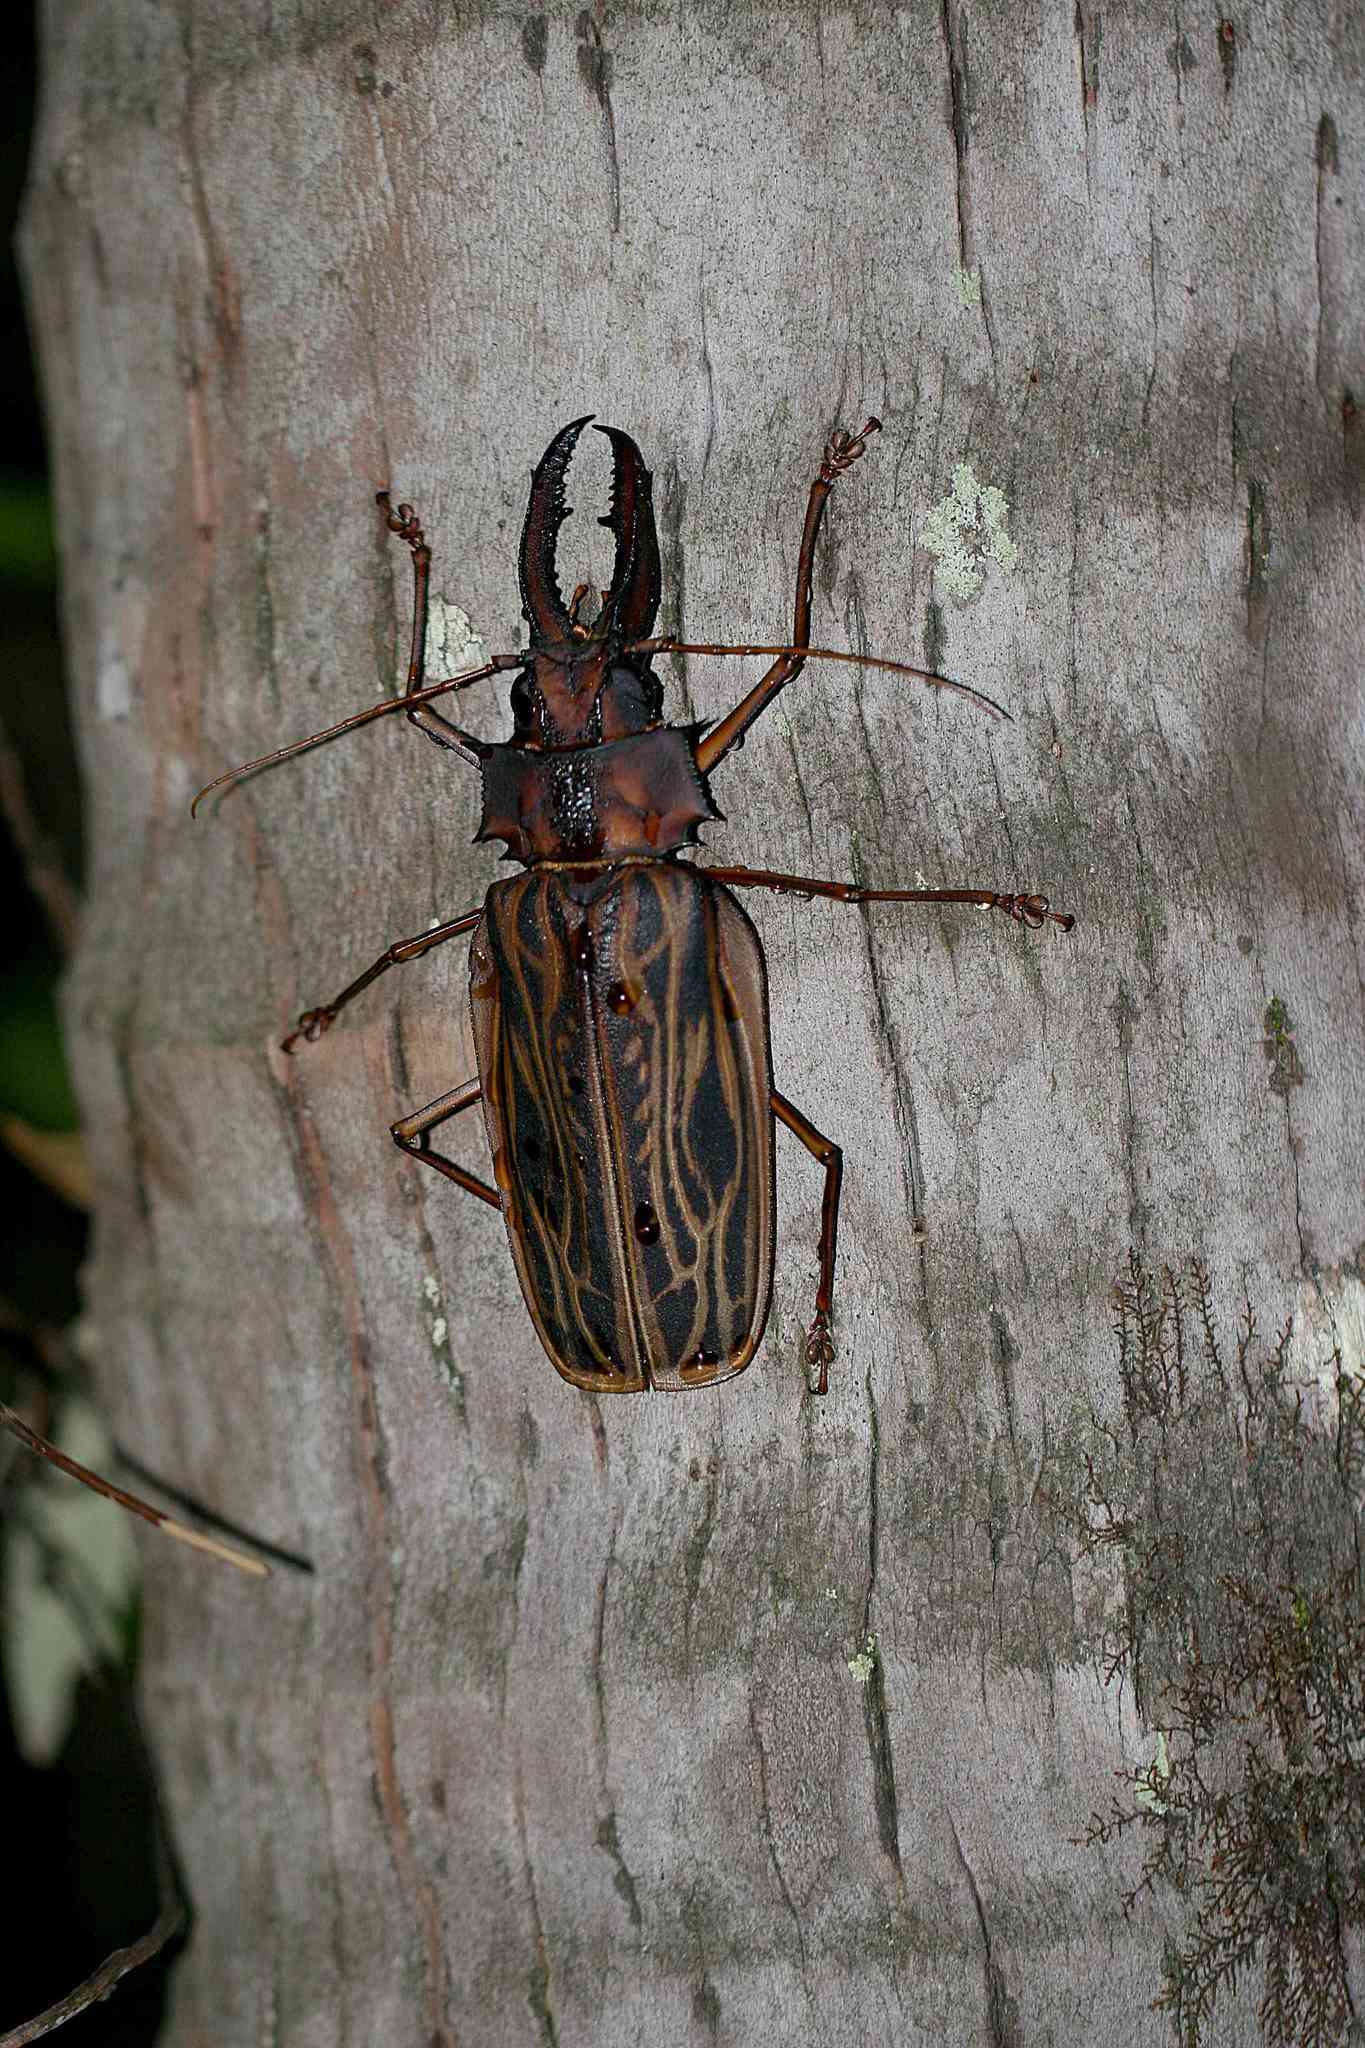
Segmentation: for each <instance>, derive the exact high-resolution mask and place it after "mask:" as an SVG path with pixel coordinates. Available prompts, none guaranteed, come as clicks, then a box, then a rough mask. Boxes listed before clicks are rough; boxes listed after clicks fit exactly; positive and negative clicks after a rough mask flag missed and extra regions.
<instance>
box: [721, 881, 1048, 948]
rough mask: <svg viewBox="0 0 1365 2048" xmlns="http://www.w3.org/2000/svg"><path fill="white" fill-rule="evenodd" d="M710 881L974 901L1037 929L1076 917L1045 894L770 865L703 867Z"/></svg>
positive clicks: (839, 897) (870, 899)
mask: <svg viewBox="0 0 1365 2048" xmlns="http://www.w3.org/2000/svg"><path fill="white" fill-rule="evenodd" d="M701 872H702V873H704V874H708V875H710V877H711V879H712V881H715V882H724V883H725V884H726V885H727V887H729V888H732V889H771V890H773V891H774V893H775V894H777V895H779V896H801V897H804V898H805V899H806V900H807V901H808V902H809V900H810V899H811V897H813V896H829V897H832V898H833V899H834V901H835V902H836V903H975V904H977V905H979V907H980V908H981V909H982V910H1003V911H1004V913H1005V915H1006V917H1008V918H1011V919H1012V920H1013V921H1014V923H1015V924H1024V925H1027V926H1028V928H1029V930H1030V931H1035V932H1036V931H1039V930H1041V928H1042V926H1043V925H1044V924H1046V923H1047V921H1048V919H1049V918H1050V919H1051V920H1052V922H1053V923H1054V924H1058V925H1060V926H1061V928H1062V930H1063V931H1064V932H1069V931H1070V930H1071V927H1072V926H1073V925H1074V924H1075V922H1076V920H1075V918H1074V916H1073V915H1072V914H1071V913H1070V912H1069V911H1064V910H1050V909H1049V908H1048V899H1047V897H1046V896H1037V895H1004V894H1002V893H1001V891H1000V890H998V889H864V888H863V887H861V885H860V884H859V883H857V882H821V881H817V880H816V879H815V878H814V876H812V875H783V874H777V873H775V872H774V871H773V870H772V869H771V868H710V867H708V868H704V869H703V870H702V871H701Z"/></svg>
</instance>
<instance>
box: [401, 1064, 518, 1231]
mask: <svg viewBox="0 0 1365 2048" xmlns="http://www.w3.org/2000/svg"><path fill="white" fill-rule="evenodd" d="M482 1100H483V1087H482V1084H481V1083H480V1082H479V1081H477V1080H474V1081H462V1082H461V1084H460V1086H459V1087H458V1088H452V1089H451V1090H450V1091H449V1093H448V1094H446V1095H438V1096H437V1098H436V1100H435V1101H434V1102H429V1103H428V1104H427V1106H426V1108H425V1109H418V1110H414V1111H413V1113H412V1115H411V1116H405V1117H400V1119H399V1121H398V1122H397V1123H396V1124H393V1125H392V1126H391V1127H390V1131H389V1135H390V1137H391V1138H392V1139H393V1142H394V1144H395V1145H397V1146H398V1147H399V1149H400V1150H401V1151H403V1152H409V1153H411V1155H412V1157H413V1158H414V1159H420V1160H421V1162H422V1164H423V1166H430V1167H432V1168H434V1169H435V1171H436V1172H437V1173H441V1174H444V1175H445V1177H446V1179H447V1180H451V1181H454V1183H455V1185H456V1187H457V1188H463V1189H464V1191H465V1193H466V1194H468V1195H477V1196H478V1197H479V1200H480V1201H482V1202H488V1203H489V1204H491V1206H492V1207H493V1208H494V1209H501V1208H502V1197H501V1195H500V1194H499V1193H498V1191H497V1189H496V1188H490V1187H489V1185H488V1183H487V1181H483V1180H480V1179H479V1177H478V1175H477V1174H473V1173H466V1171H465V1169H464V1167H462V1166H457V1165H456V1164H455V1161H454V1160H453V1159H446V1158H445V1157H444V1156H443V1155H442V1154H441V1153H440V1152H433V1151H432V1149H431V1133H432V1132H433V1131H434V1130H435V1129H436V1128H437V1126H438V1125H440V1124H443V1123H446V1122H447V1121H448V1120H449V1119H450V1118H451V1117H453V1116H459V1115H460V1113H461V1111H462V1110H466V1109H472V1108H473V1107H474V1105H475V1103H476V1102H482Z"/></svg>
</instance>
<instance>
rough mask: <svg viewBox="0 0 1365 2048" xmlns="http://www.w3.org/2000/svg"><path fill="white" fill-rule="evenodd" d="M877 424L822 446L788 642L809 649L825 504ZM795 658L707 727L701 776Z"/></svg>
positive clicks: (792, 671)
mask: <svg viewBox="0 0 1365 2048" xmlns="http://www.w3.org/2000/svg"><path fill="white" fill-rule="evenodd" d="M880 426H881V421H880V420H876V419H870V420H868V422H867V423H866V425H865V426H863V427H862V428H860V430H859V431H858V432H857V433H856V434H850V433H849V432H848V430H847V428H846V427H836V428H835V430H834V432H833V433H832V434H831V435H830V437H829V440H828V441H827V442H826V443H825V459H824V461H823V462H822V463H821V465H820V474H819V476H817V477H816V479H815V481H814V483H813V484H812V485H811V487H810V496H809V498H808V499H807V501H806V524H805V526H804V528H803V529H802V533H801V553H800V555H799V557H798V558H797V564H796V612H795V619H794V623H793V626H792V642H793V645H795V646H797V647H809V645H810V589H811V576H812V573H813V571H814V567H815V543H816V541H817V540H818V538H819V535H820V528H821V526H822V525H823V523H824V517H825V506H826V505H827V504H828V502H829V494H830V492H831V491H832V490H833V489H834V486H835V484H836V483H837V482H838V480H839V478H840V477H841V476H842V475H843V473H844V471H845V470H846V469H848V468H850V467H851V466H852V465H853V464H854V463H855V462H856V461H857V460H858V458H859V456H860V455H862V454H863V453H864V451H865V449H866V447H867V437H868V435H869V434H875V433H876V432H877V431H878V429H879V428H880ZM805 665H806V664H805V662H804V661H803V660H802V658H801V656H800V655H799V654H783V655H779V656H778V659H777V660H776V661H775V662H774V663H773V665H772V667H771V668H770V669H769V670H768V673H767V674H766V675H765V676H764V677H763V678H762V679H761V680H760V681H759V682H757V683H756V684H755V685H754V687H753V689H752V690H750V692H749V694H748V696H747V697H743V698H741V699H740V701H739V703H738V704H736V706H735V708H734V710H733V711H732V712H730V714H729V715H728V717H725V718H722V719H721V721H720V723H719V725H716V726H713V727H712V728H711V731H710V732H708V733H707V734H706V735H705V736H704V737H703V738H702V739H701V740H699V741H698V743H697V750H696V758H697V766H698V768H699V769H700V770H701V772H702V774H703V775H708V774H709V773H710V771H711V770H712V769H713V768H714V767H716V766H717V764H718V763H719V762H721V761H723V760H724V759H725V756H726V755H727V754H728V753H729V751H730V749H731V748H732V747H734V746H737V745H738V743H739V742H740V740H742V739H743V737H744V735H745V733H746V732H747V731H748V730H749V727H750V726H751V725H752V724H753V722H754V720H755V719H756V718H757V717H758V715H759V713H760V712H761V711H766V710H767V708H768V706H769V704H771V703H772V701H773V698H774V697H775V696H776V695H777V693H778V691H779V690H784V689H785V688H786V687H787V684H788V683H790V682H791V681H792V680H793V679H794V678H795V677H796V676H799V675H800V673H801V671H802V669H803V668H804V667H805Z"/></svg>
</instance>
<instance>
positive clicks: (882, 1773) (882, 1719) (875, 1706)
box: [863, 1365, 905, 1890]
mask: <svg viewBox="0 0 1365 2048" xmlns="http://www.w3.org/2000/svg"><path fill="white" fill-rule="evenodd" d="M863 1385H864V1388H865V1389H866V1392H867V1412H868V1472H867V1591H866V1594H865V1596H864V1599H863V1640H864V1642H871V1640H872V1633H873V1631H872V1614H873V1604H874V1599H875V1595H876V1591H877V1567H878V1563H879V1560H880V1546H881V1457H882V1432H881V1417H880V1414H879V1413H878V1409H877V1399H876V1396H875V1394H874V1393H873V1391H872V1367H871V1366H870V1365H869V1366H868V1368H867V1372H866V1374H865V1376H864V1380H863ZM863 1722H864V1726H865V1728H866V1731H867V1748H868V1755H869V1757H870V1758H871V1762H872V1798H873V1803H874V1806H875V1809H876V1814H877V1836H878V1839H879V1841H880V1842H881V1845H882V1848H883V1850H884V1851H885V1853H886V1855H887V1856H888V1858H889V1859H890V1862H891V1865H892V1868H893V1869H894V1870H895V1873H896V1882H897V1884H898V1885H899V1886H900V1887H901V1888H902V1890H903V1889H904V1885H905V1869H904V1865H903V1864H902V1862H901V1830H900V1804H899V1801H898V1799H897V1797H896V1764H895V1758H894V1756H893V1754H892V1749H891V1729H890V1724H889V1720H888V1716H887V1710H886V1674H885V1666H884V1661H883V1658H882V1655H881V1652H880V1651H877V1653H876V1654H875V1655H874V1657H873V1661H872V1669H871V1671H870V1673H869V1674H868V1679H867V1683H866V1685H865V1686H864V1688H863Z"/></svg>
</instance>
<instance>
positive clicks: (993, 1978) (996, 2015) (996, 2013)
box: [946, 1806, 1014, 2048]
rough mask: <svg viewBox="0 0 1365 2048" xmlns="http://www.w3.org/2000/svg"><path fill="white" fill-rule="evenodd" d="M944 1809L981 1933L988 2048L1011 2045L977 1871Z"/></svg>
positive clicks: (950, 1813) (949, 1810)
mask: <svg viewBox="0 0 1365 2048" xmlns="http://www.w3.org/2000/svg"><path fill="white" fill-rule="evenodd" d="M946 1811H947V1815H948V1829H949V1832H950V1833H951V1835H952V1838H953V1847H954V1848H955V1849H956V1851H957V1860H958V1862H959V1863H960V1864H961V1865H962V1872H963V1875H964V1876H965V1878H966V1880H967V1889H968V1890H969V1891H970V1893H971V1895H972V1904H973V1906H974V1907H975V1908H976V1924H977V1928H978V1930H979V1932H980V1935H981V1957H982V1975H983V1976H984V1978H985V1984H986V2040H987V2042H988V2044H989V2048H1013V2044H1012V2042H1011V2038H1010V2037H1011V2035H1012V2034H1013V2033H1014V2028H1013V2027H1012V2026H1011V2024H1010V2017H1009V2007H1008V2000H1007V1996H1006V1992H1005V1984H1004V1979H1003V1978H1002V1976H1001V1974H1000V1968H999V1965H998V1964H997V1962H996V1960H995V1954H994V1950H993V1947H992V1943H991V1928H990V1922H989V1920H987V1918H986V1908H985V1906H984V1905H983V1904H982V1900H981V1887H980V1886H979V1885H978V1883H977V1881H976V1872H975V1871H974V1870H973V1869H972V1866H971V1864H970V1863H969V1862H968V1861H967V1852H966V1851H965V1849H964V1848H963V1846H962V1837H961V1835H959V1833H958V1831H957V1822H956V1821H955V1820H954V1818H953V1809H952V1808H951V1806H950V1807H948V1808H947V1809H946Z"/></svg>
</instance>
